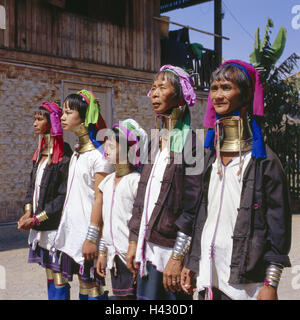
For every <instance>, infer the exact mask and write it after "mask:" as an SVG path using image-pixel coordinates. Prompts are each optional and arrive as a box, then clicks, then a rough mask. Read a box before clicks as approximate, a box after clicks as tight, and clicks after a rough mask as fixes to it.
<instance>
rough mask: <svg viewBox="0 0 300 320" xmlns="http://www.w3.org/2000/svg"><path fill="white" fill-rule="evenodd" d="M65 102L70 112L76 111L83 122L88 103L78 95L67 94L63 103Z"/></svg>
mask: <svg viewBox="0 0 300 320" xmlns="http://www.w3.org/2000/svg"><path fill="white" fill-rule="evenodd" d="M65 102H68V104H69V108H70V109H71V110H76V111H78V112H79V116H80V118H81V119H82V120H83V121H84V120H85V115H86V111H87V108H88V103H87V102H86V101H85V99H84V98H83V97H82V96H81V95H80V94H77V93H72V94H69V95H68V96H67V97H66V99H65V101H64V103H65Z"/></svg>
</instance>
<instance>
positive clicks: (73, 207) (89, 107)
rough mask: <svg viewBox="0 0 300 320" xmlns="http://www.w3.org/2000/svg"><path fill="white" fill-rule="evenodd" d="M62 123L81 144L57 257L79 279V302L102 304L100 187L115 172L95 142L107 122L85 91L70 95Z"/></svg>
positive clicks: (70, 180) (72, 166)
mask: <svg viewBox="0 0 300 320" xmlns="http://www.w3.org/2000/svg"><path fill="white" fill-rule="evenodd" d="M61 123H62V127H63V129H64V130H66V131H72V132H74V134H76V135H77V136H78V138H79V144H78V145H77V146H76V148H75V152H74V154H73V156H72V158H71V161H70V168H69V178H68V187H67V195H66V200H65V203H64V209H63V213H62V219H61V223H60V225H59V228H58V233H57V237H56V239H55V244H54V248H53V253H54V255H53V256H54V259H55V257H56V258H59V260H60V262H61V270H62V273H63V275H64V277H65V278H66V279H67V280H69V281H71V280H72V279H73V274H77V275H78V277H79V282H80V289H79V299H81V300H87V299H89V300H99V299H100V298H101V295H102V293H101V291H100V288H99V286H98V285H97V284H96V279H95V274H96V273H94V260H95V259H96V258H97V254H98V251H97V242H98V234H99V231H100V228H99V227H100V221H99V220H98V219H97V216H96V219H95V218H94V217H95V212H96V213H97V212H98V210H100V208H99V201H98V198H99V191H98V190H99V189H98V185H99V183H100V182H101V181H102V180H103V178H104V177H105V176H106V175H107V174H108V173H111V172H112V171H113V166H111V165H110V164H109V163H108V162H107V160H106V159H105V158H104V156H103V154H102V151H101V150H102V149H101V148H102V146H101V144H100V143H99V142H98V141H96V139H95V137H96V133H97V130H98V129H101V128H103V127H104V121H103V119H102V117H101V114H100V107H99V105H98V102H97V101H96V98H95V96H94V94H93V93H92V92H90V91H87V90H81V91H79V92H78V93H77V94H71V95H69V96H68V97H67V98H66V99H65V101H64V104H63V115H62V117H61ZM56 250H57V251H58V252H56Z"/></svg>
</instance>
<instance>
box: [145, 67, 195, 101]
mask: <svg viewBox="0 0 300 320" xmlns="http://www.w3.org/2000/svg"><path fill="white" fill-rule="evenodd" d="M159 71H170V72H172V73H174V74H175V75H176V76H178V77H179V81H180V86H181V90H182V95H183V99H184V101H185V102H186V103H187V105H188V106H189V107H192V106H193V105H194V104H195V102H196V101H197V97H196V93H195V91H194V88H193V86H194V82H193V79H192V77H191V76H190V75H189V74H188V73H187V72H186V71H184V70H183V69H182V68H180V67H175V66H172V65H170V64H167V65H164V66H162V67H161V68H160V70H159ZM151 93H152V89H150V91H149V92H148V95H147V96H148V97H150V96H151Z"/></svg>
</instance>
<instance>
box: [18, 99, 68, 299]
mask: <svg viewBox="0 0 300 320" xmlns="http://www.w3.org/2000/svg"><path fill="white" fill-rule="evenodd" d="M60 116H61V109H60V108H59V106H58V105H57V104H56V103H54V102H52V103H51V102H47V101H45V102H43V103H42V104H41V106H40V107H39V109H38V110H37V111H36V112H35V114H34V123H33V128H34V133H35V134H36V135H38V136H39V144H38V148H37V149H36V151H35V153H34V156H33V169H32V171H31V176H30V183H29V187H28V191H27V194H26V198H25V214H24V215H23V216H22V217H21V219H20V220H19V221H18V229H23V230H30V234H29V239H28V242H29V245H30V252H29V259H28V262H29V263H33V262H36V263H39V264H40V265H41V266H42V267H43V268H45V269H46V275H47V279H48V299H49V300H59V299H60V297H61V293H62V291H61V290H59V279H60V278H61V277H62V275H61V273H60V268H59V265H58V264H55V263H52V261H51V258H49V250H50V248H51V247H52V246H53V241H54V238H55V235H56V232H57V228H58V225H59V222H60V218H61V212H62V208H63V204H64V200H65V195H66V189H67V177H68V166H69V161H70V158H71V155H72V150H71V148H70V146H69V145H68V144H64V142H63V136H62V128H61V125H60Z"/></svg>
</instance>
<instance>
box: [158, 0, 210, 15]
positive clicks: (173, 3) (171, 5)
mask: <svg viewBox="0 0 300 320" xmlns="http://www.w3.org/2000/svg"><path fill="white" fill-rule="evenodd" d="M208 1H212V0H160V12H161V13H163V12H167V11H171V10H174V9H178V8H186V7H190V6H193V5H195V4H199V3H204V2H208Z"/></svg>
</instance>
